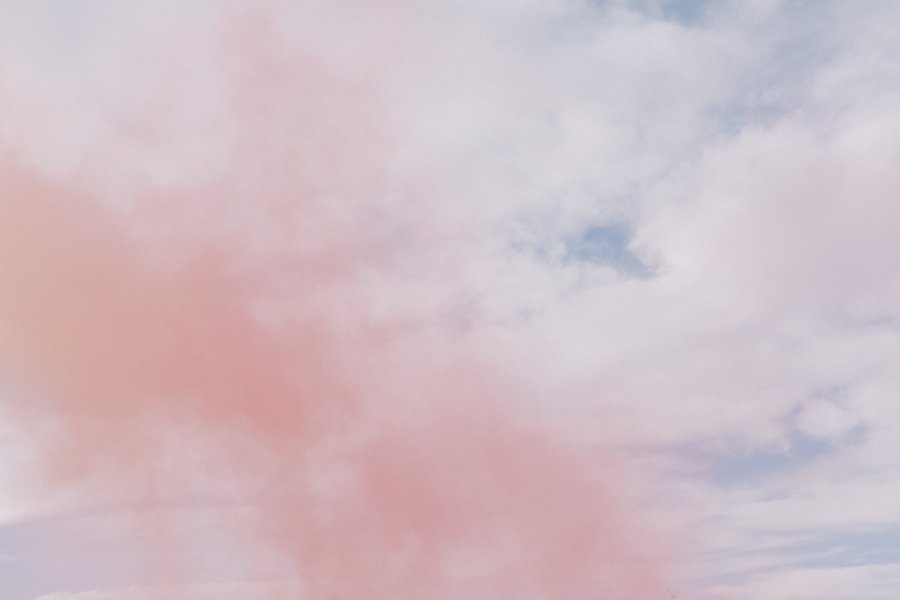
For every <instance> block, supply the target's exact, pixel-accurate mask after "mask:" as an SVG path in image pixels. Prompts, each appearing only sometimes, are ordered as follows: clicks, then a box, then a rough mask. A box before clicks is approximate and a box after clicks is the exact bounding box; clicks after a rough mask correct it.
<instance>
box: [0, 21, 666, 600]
mask: <svg viewBox="0 0 900 600" xmlns="http://www.w3.org/2000/svg"><path fill="white" fill-rule="evenodd" d="M216 39H217V40H218V43H219V45H218V46H217V47H216V49H215V55H216V56H218V57H219V58H220V60H221V62H220V63H219V64H220V65H224V66H223V67H222V75H221V80H220V83H221V85H222V88H223V90H224V91H223V98H224V99H225V100H224V101H223V105H224V106H225V108H224V109H223V110H224V111H225V112H224V114H226V115H227V117H228V122H227V124H223V126H224V127H227V130H228V132H229V136H227V144H228V148H227V149H226V151H225V152H226V153H227V154H228V156H229V159H228V163H227V164H228V168H226V169H222V170H217V168H216V167H215V166H214V165H209V168H208V172H204V173H202V174H200V173H199V172H200V171H202V170H203V166H204V165H203V161H202V160H201V159H197V158H196V157H195V158H194V160H195V162H193V163H191V165H192V168H194V169H195V170H196V171H198V174H197V176H196V177H193V178H186V179H185V181H184V182H182V183H176V184H172V183H170V182H167V183H160V182H154V181H150V180H146V179H141V178H140V177H136V178H133V179H129V178H126V180H127V181H124V182H123V180H121V179H117V178H116V177H118V175H116V176H113V175H109V174H106V173H104V171H103V169H102V168H101V167H98V165H103V164H104V163H106V162H110V163H114V162H115V161H116V160H117V158H116V154H117V152H119V151H120V150H121V145H122V144H123V143H125V144H126V145H127V140H128V138H127V137H126V142H122V140H121V139H102V138H101V139H99V140H98V141H97V142H96V143H95V144H94V145H93V146H92V148H91V150H92V152H94V153H95V155H94V156H92V157H88V158H85V159H84V164H83V167H84V168H83V169H81V170H80V171H79V172H78V173H77V174H76V175H74V176H62V175H59V174H54V173H53V171H52V169H48V168H44V167H43V166H42V165H41V164H40V163H39V161H38V164H33V163H34V162H35V161H34V160H33V159H32V160H30V161H28V162H29V163H31V164H25V162H26V161H24V160H23V159H22V158H21V157H20V156H19V155H18V154H17V153H16V147H15V146H13V148H12V151H8V152H7V153H6V155H5V157H4V158H3V163H2V173H0V195H2V199H0V333H2V337H0V360H2V363H0V364H2V366H3V369H4V373H5V376H6V377H8V378H9V379H10V380H11V381H14V382H15V383H16V384H17V385H19V386H21V387H23V388H25V389H27V390H29V392H30V393H29V395H28V397H29V402H28V403H27V405H26V404H22V405H19V406H17V407H16V411H17V414H18V415H19V417H20V418H21V419H22V422H23V423H25V424H26V426H28V427H30V428H32V430H33V431H35V435H34V439H33V441H34V445H35V447H36V448H37V449H38V451H39V452H40V455H41V457H42V464H43V465H44V473H43V477H44V479H45V485H46V486H47V487H48V489H62V488H65V487H66V486H71V485H74V484H78V483H83V482H89V485H90V487H91V488H92V490H93V493H94V494H97V495H98V496H100V497H109V498H113V497H115V498H127V501H128V502H130V503H132V504H133V505H134V506H135V507H138V506H141V505H153V504H154V503H156V502H159V501H160V500H161V499H165V498H176V499H178V498H181V499H185V498H189V497H190V496H191V495H192V494H203V493H219V494H223V495H225V496H227V497H228V498H230V499H231V501H233V502H235V503H236V504H239V505H241V506H245V507H249V508H250V511H249V515H250V516H249V517H247V518H246V519H245V520H244V521H245V522H242V524H241V527H242V528H243V529H242V530H241V531H242V534H241V535H242V536H243V538H242V539H243V540H244V541H243V544H242V547H241V548H234V549H233V552H234V553H235V554H236V555H240V556H243V557H244V558H245V559H246V560H248V561H249V562H252V561H253V556H252V555H253V553H254V552H260V553H266V554H272V555H274V556H277V557H278V558H279V559H280V560H281V561H283V562H285V563H287V564H288V565H289V567H290V571H291V574H292V576H293V577H295V578H296V579H297V580H298V581H299V582H300V583H301V585H302V587H303V589H304V590H305V592H304V597H308V598H310V599H325V598H335V599H357V598H375V599H396V600H400V599H409V600H413V599H423V598H428V599H432V600H437V599H441V598H447V599H450V598H484V599H494V598H534V599H548V600H549V599H554V600H556V599H572V600H577V599H584V600H589V599H591V600H596V599H598V598H651V597H659V594H660V592H661V591H662V590H664V589H665V585H664V581H663V579H664V573H665V567H666V565H664V564H662V562H661V560H660V559H657V558H649V557H650V556H655V555H658V552H657V550H658V548H657V547H655V546H656V544H657V541H656V540H654V539H653V538H652V537H651V536H650V535H649V534H648V533H646V532H645V531H644V530H643V528H642V526H641V525H640V518H639V516H640V515H639V514H636V511H635V510H632V509H631V508H629V507H628V506H627V505H626V504H625V502H624V500H623V498H622V496H621V494H620V491H619V489H618V487H619V485H618V483H617V479H616V477H615V476H614V472H615V465H613V464H611V460H610V459H608V458H607V459H603V460H599V459H597V457H592V456H589V455H588V454H587V453H585V452H582V451H581V450H580V449H578V448H576V447H574V446H572V445H571V444H569V443H568V442H566V441H565V440H564V439H559V438H558V436H555V435H553V434H552V433H550V432H549V431H548V430H546V429H545V428H541V427H540V426H539V424H538V423H535V422H534V419H532V418H529V416H528V413H527V412H526V411H524V409H523V408H522V406H524V403H523V402H521V400H522V399H523V398H524V397H527V394H528V392H527V390H525V389H522V386H521V385H520V384H517V382H516V380H515V378H514V377H513V376H511V375H510V374H509V373H506V372H503V371H502V370H500V369H498V368H496V367H494V366H492V365H491V362H490V361H489V360H487V359H485V358H484V357H483V356H482V357H475V356H470V355H468V354H467V353H466V352H464V351H462V350H461V349H460V348H462V347H463V345H461V344H458V343H456V341H455V338H454V336H455V335H461V334H456V333H453V332H452V331H448V330H447V328H446V327H443V326H441V325H440V323H441V321H442V319H443V318H444V316H443V315H440V314H432V315H428V314H425V315H424V316H423V314H422V311H421V310H413V309H412V308H410V307H411V305H413V304H415V302H411V301H410V299H409V298H404V297H399V296H397V295H396V294H394V293H392V291H391V290H392V288H391V284H390V282H391V277H392V273H393V272H394V271H396V270H397V269H400V268H401V265H402V264H403V261H402V257H404V256H408V255H414V256H419V257H423V258H422V259H421V260H422V261H423V262H424V263H425V264H427V262H428V257H429V256H439V255H440V254H441V249H440V248H439V247H437V246H436V245H437V244H440V243H443V242H441V240H445V241H446V240H447V239H448V235H447V234H446V233H447V232H446V229H445V227H446V226H445V225H442V224H441V223H437V222H435V221H434V220H432V219H430V218H429V217H428V203H429V197H428V196H427V195H424V194H426V193H427V192H423V191H422V190H423V185H422V183H421V182H414V185H410V186H409V188H408V189H406V190H405V191H401V192H395V191H392V190H396V189H398V188H397V183H396V181H392V180H391V175H390V171H391V168H390V167H391V165H390V164H388V160H389V157H390V156H391V155H392V153H393V152H394V151H395V150H396V149H395V148H394V147H392V145H391V144H392V143H393V142H392V141H391V135H390V130H391V123H390V121H389V119H387V118H385V116H384V111H383V110H382V103H383V102H384V101H385V99H384V98H383V97H381V96H379V95H378V93H376V92H375V91H373V89H374V87H375V86H374V84H373V83H372V81H367V80H359V81H347V80H346V78H345V77H342V76H339V75H338V74H336V73H335V72H334V69H333V68H332V67H330V66H329V65H328V64H326V63H324V62H322V61H321V60H318V59H317V58H316V56H315V55H313V54H309V53H305V52H303V51H301V50H299V49H297V48H292V47H290V46H282V45H279V42H278V36H277V34H276V33H275V30H274V29H273V26H272V24H271V22H270V21H269V20H267V19H266V18H264V17H261V16H259V15H258V14H256V13H252V14H244V15H240V17H239V18H237V19H234V20H231V21H229V24H228V25H227V26H225V27H224V28H223V33H222V34H221V35H220V36H217V37H216ZM373 77H375V78H376V79H377V75H375V76H373ZM163 83H164V82H163ZM173 86H174V87H173V88H171V89H167V88H166V86H165V85H162V86H161V87H160V89H158V94H157V95H156V96H154V97H153V99H152V100H150V101H148V102H147V103H146V106H142V108H141V110H140V111H138V112H137V113H135V114H134V115H133V120H132V126H133V127H134V128H135V130H136V131H137V133H135V134H134V135H135V136H136V137H135V138H134V139H135V140H136V141H134V143H135V144H144V143H151V142H147V139H151V140H153V139H154V136H162V137H163V138H165V137H166V136H168V135H174V134H173V133H172V131H169V130H168V128H169V125H167V119H168V116H167V111H169V110H172V108H171V106H170V104H171V103H172V102H173V100H172V94H173V93H178V92H179V91H182V90H183V87H184V82H176V83H175V84H173ZM11 96H12V97H10V96H9V95H8V96H7V97H4V98H3V105H4V107H3V108H4V112H8V111H11V112H12V113H14V114H18V115H20V116H21V117H22V118H21V122H22V123H31V122H39V121H40V120H41V118H42V115H41V112H40V111H41V107H40V106H37V107H34V106H30V107H28V109H27V110H26V106H25V105H24V104H23V103H22V100H21V98H17V97H15V94H12V95H11ZM174 102H177V100H175V101H174ZM59 118H60V116H59V115H58V114H49V113H48V114H47V119H48V120H51V121H53V120H58V119H59ZM189 135H190V136H198V137H199V138H201V139H202V138H203V135H204V134H203V132H197V131H194V130H190V134H189ZM210 135H213V133H212V132H210ZM192 139H193V137H192ZM166 143H167V142H166ZM162 146H163V147H165V143H162ZM38 157H40V155H39V154H38ZM392 186H393V187H392ZM399 189H401V190H402V189H403V188H402V187H401V188H399ZM123 190H125V191H126V192H127V193H125V194H124V195H123V196H117V191H119V192H121V191H123ZM410 190H415V191H414V192H413V191H410ZM398 194H399V195H400V196H402V195H403V194H407V195H413V196H414V197H407V198H405V199H400V200H397V199H394V196H396V195H398ZM398 213H399V214H401V215H402V216H401V217H397V216H396V215H397V214H398ZM391 219H393V221H392V220H391ZM399 289H402V288H398V290H399ZM488 354H489V353H488ZM47 423H51V426H47V425H46V424H47ZM190 448H201V450H197V451H196V452H195V453H191V451H190V450H189V449H190ZM142 526H143V527H146V528H149V529H151V530H153V531H155V532H156V533H157V534H158V536H160V537H163V538H165V537H166V536H168V535H170V534H171V533H172V524H170V523H166V520H165V518H157V519H153V520H151V521H149V522H148V521H144V522H143V524H142ZM148 568H151V569H152V568H159V569H163V570H171V569H178V568H187V569H188V570H189V566H187V567H185V566H184V565H181V566H179V565H174V564H173V565H162V566H159V565H156V566H152V567H148Z"/></svg>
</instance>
